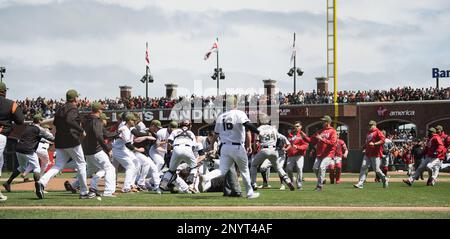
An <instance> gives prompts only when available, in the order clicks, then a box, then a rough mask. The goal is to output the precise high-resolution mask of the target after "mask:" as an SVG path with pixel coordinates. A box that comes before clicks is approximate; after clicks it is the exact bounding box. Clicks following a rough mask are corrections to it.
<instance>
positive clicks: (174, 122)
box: [169, 121, 178, 129]
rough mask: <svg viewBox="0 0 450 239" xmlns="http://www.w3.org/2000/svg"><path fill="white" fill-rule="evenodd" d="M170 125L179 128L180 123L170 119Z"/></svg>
mask: <svg viewBox="0 0 450 239" xmlns="http://www.w3.org/2000/svg"><path fill="white" fill-rule="evenodd" d="M169 126H170V128H172V129H176V128H178V123H177V122H176V121H170V123H169Z"/></svg>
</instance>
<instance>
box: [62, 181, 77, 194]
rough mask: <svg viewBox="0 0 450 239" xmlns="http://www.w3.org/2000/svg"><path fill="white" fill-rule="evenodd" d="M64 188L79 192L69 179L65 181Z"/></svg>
mask: <svg viewBox="0 0 450 239" xmlns="http://www.w3.org/2000/svg"><path fill="white" fill-rule="evenodd" d="M64 188H65V189H66V191H69V192H72V193H77V190H76V189H75V188H73V187H72V184H70V183H69V181H65V182H64Z"/></svg>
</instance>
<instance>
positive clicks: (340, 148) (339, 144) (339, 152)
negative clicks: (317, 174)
mask: <svg viewBox="0 0 450 239" xmlns="http://www.w3.org/2000/svg"><path fill="white" fill-rule="evenodd" d="M345 151H347V145H346V144H345V142H344V140H342V139H338V140H337V141H336V152H335V153H334V157H339V158H342V156H343V155H344V152H345Z"/></svg>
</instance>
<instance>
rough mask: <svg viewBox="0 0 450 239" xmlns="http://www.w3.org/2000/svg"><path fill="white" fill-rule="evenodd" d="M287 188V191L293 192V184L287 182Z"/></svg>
mask: <svg viewBox="0 0 450 239" xmlns="http://www.w3.org/2000/svg"><path fill="white" fill-rule="evenodd" d="M287 186H288V187H289V190H291V191H294V190H295V187H294V184H293V183H292V182H289V183H288V184H287Z"/></svg>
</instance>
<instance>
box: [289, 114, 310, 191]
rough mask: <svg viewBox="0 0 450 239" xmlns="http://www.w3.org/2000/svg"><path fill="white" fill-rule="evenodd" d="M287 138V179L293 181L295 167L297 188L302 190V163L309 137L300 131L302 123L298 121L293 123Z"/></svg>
mask: <svg viewBox="0 0 450 239" xmlns="http://www.w3.org/2000/svg"><path fill="white" fill-rule="evenodd" d="M288 140H289V142H290V145H289V146H288V147H287V149H286V152H287V155H288V158H287V165H286V170H287V173H288V175H289V179H290V180H291V181H292V182H294V169H296V171H297V189H298V190H302V180H303V164H304V160H305V154H306V149H308V145H309V142H310V138H309V137H308V136H307V135H306V134H305V133H304V132H303V131H302V123H301V122H300V121H296V122H295V123H294V128H293V130H292V132H291V133H290V134H289V135H288ZM291 190H292V189H291Z"/></svg>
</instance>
